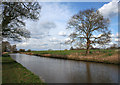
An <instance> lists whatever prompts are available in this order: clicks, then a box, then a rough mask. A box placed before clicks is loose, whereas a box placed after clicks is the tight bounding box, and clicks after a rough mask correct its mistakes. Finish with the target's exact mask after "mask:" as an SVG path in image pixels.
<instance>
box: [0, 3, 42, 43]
mask: <svg viewBox="0 0 120 85" xmlns="http://www.w3.org/2000/svg"><path fill="white" fill-rule="evenodd" d="M1 6H2V22H1V24H2V37H3V38H9V39H13V40H16V41H21V40H22V38H23V37H24V38H30V32H29V31H28V30H27V29H26V28H25V22H24V20H25V19H31V20H38V19H39V13H40V9H41V6H40V5H39V3H38V2H3V3H2V4H1Z"/></svg>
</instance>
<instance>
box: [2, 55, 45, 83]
mask: <svg viewBox="0 0 120 85" xmlns="http://www.w3.org/2000/svg"><path fill="white" fill-rule="evenodd" d="M5 83H22V85H23V84H25V85H26V84H28V83H29V84H31V83H38V84H39V85H44V83H43V81H42V80H40V78H39V77H38V76H37V75H35V74H33V73H32V72H31V71H29V70H27V69H26V68H25V67H23V66H22V65H21V64H19V63H17V62H16V61H14V60H13V59H12V58H11V57H9V56H8V55H7V54H5V55H3V57H2V84H5Z"/></svg>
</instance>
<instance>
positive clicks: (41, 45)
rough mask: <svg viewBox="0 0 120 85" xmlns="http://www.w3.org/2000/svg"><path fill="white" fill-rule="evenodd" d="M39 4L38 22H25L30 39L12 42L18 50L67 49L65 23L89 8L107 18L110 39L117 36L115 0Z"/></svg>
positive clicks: (69, 31)
mask: <svg viewBox="0 0 120 85" xmlns="http://www.w3.org/2000/svg"><path fill="white" fill-rule="evenodd" d="M39 4H40V5H41V6H42V9H41V12H40V17H39V20H38V21H36V22H33V21H30V20H26V28H27V29H28V30H29V31H30V32H31V38H30V39H27V40H23V42H20V43H17V42H14V44H16V45H17V48H18V49H21V48H24V49H26V50H27V49H32V50H48V49H53V50H58V49H69V48H70V45H65V44H64V42H65V41H67V40H69V37H68V35H69V34H70V33H71V32H72V31H71V30H68V29H66V26H67V22H68V21H69V19H70V18H71V16H73V15H74V14H76V13H78V12H79V11H80V10H85V9H89V8H96V9H98V10H99V11H100V12H101V14H102V15H103V16H104V17H109V18H110V20H111V23H110V26H109V29H111V31H112V37H117V36H118V15H117V14H118V1H117V0H112V1H111V2H40V3H39ZM117 40H118V39H117V38H112V42H111V43H110V44H113V43H115V42H116V41H117Z"/></svg>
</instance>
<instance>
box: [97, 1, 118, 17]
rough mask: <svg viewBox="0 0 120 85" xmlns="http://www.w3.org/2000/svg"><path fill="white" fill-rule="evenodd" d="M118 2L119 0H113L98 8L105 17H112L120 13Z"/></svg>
mask: <svg viewBox="0 0 120 85" xmlns="http://www.w3.org/2000/svg"><path fill="white" fill-rule="evenodd" d="M118 2H119V0H112V1H111V2H109V3H108V4H104V5H103V6H102V7H101V8H100V9H98V10H99V11H100V13H101V14H102V15H103V16H104V17H109V18H110V17H113V16H116V15H117V14H118Z"/></svg>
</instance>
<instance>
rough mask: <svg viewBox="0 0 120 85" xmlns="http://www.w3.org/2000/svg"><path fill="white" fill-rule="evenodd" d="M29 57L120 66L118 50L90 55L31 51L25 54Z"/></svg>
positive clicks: (65, 51) (62, 51)
mask: <svg viewBox="0 0 120 85" xmlns="http://www.w3.org/2000/svg"><path fill="white" fill-rule="evenodd" d="M23 53H25V54H29V55H37V56H43V57H51V58H62V59H72V60H83V61H92V62H101V63H111V64H120V62H119V59H118V58H119V56H118V50H117V49H109V50H104V49H101V50H90V53H89V54H88V55H86V51H85V50H53V51H31V52H23Z"/></svg>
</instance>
